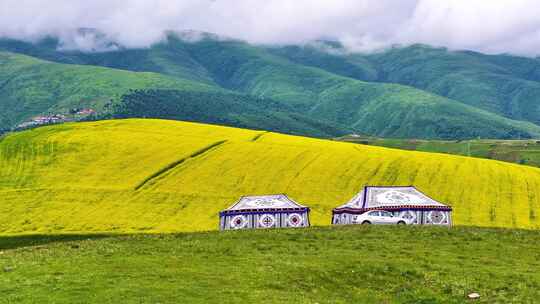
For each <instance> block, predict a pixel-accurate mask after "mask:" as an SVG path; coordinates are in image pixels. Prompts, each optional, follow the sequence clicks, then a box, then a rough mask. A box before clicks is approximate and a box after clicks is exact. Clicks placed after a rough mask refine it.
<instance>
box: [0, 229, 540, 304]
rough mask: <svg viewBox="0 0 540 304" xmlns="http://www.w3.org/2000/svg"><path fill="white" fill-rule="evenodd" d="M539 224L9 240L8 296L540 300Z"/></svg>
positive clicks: (0, 285)
mask: <svg viewBox="0 0 540 304" xmlns="http://www.w3.org/2000/svg"><path fill="white" fill-rule="evenodd" d="M539 244H540V235H539V234H538V233H537V232H534V231H520V230H498V229H479V228H456V227H454V228H452V229H448V228H436V227H429V228H426V227H403V228H398V227H381V226H378V227H364V226H356V227H339V228H333V229H330V228H310V229H288V230H285V229H281V230H257V231H235V232H231V231H229V232H225V233H218V232H212V233H194V234H178V235H135V236H89V235H71V236H31V237H30V236H29V237H4V238H0V250H1V251H0V252H1V253H2V254H0V268H1V269H4V270H3V272H2V275H1V276H0V292H1V293H2V298H1V299H0V303H13V302H16V303H49V302H54V303H74V302H80V301H81V299H84V300H83V301H84V302H85V303H119V302H122V303H179V302H182V303H237V302H248V303H282V302H284V301H291V302H294V303H467V302H470V300H468V299H467V295H468V294H470V293H472V292H477V293H479V294H480V299H478V300H475V301H473V302H475V303H534V302H535V301H536V300H537V299H538V297H539V296H540V291H539V288H538V287H539V286H540V275H539V272H538V269H539V268H540V262H539V259H538V252H540V245H539Z"/></svg>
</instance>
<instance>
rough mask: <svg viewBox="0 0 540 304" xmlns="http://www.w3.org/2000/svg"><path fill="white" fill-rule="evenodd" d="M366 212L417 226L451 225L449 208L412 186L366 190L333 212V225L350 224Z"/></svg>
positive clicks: (450, 210)
mask: <svg viewBox="0 0 540 304" xmlns="http://www.w3.org/2000/svg"><path fill="white" fill-rule="evenodd" d="M369 210H386V211H389V212H391V213H392V214H393V215H394V216H400V217H403V218H406V219H410V220H412V223H413V224H416V225H446V226H450V225H452V208H451V207H450V206H447V205H444V204H442V203H440V202H437V201H435V200H434V199H432V198H430V197H428V196H427V195H425V194H424V193H422V192H420V191H419V190H418V189H416V188H415V187H414V186H402V187H391V186H388V187H374V186H366V187H364V189H363V190H362V191H360V193H358V194H357V195H355V196H354V197H353V198H352V199H351V200H350V201H349V202H347V203H346V204H344V205H342V206H339V207H337V208H335V209H334V210H333V211H332V224H334V225H348V224H352V223H353V221H354V220H355V218H356V217H357V216H358V215H359V214H362V213H364V212H366V211H369Z"/></svg>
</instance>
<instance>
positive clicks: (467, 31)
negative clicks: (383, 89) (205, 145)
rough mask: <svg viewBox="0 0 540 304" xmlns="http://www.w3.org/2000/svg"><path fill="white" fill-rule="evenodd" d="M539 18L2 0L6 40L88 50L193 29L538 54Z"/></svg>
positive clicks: (357, 47) (385, 7) (299, 6)
mask: <svg viewBox="0 0 540 304" xmlns="http://www.w3.org/2000/svg"><path fill="white" fill-rule="evenodd" d="M538 11H540V4H539V3H538V2H537V1H534V0H518V1H489V2H487V1H430V0H403V1H393V0H376V1H375V0H336V1H325V0H315V1H313V0H298V1H288V0H270V1H250V0H230V1H229V0H183V1H169V0H151V1H142V0H112V1H111V0H95V1H71V0H57V1H52V2H48V3H47V4H46V5H44V4H43V1H37V0H4V1H2V2H0V37H4V38H12V39H18V40H25V41H34V42H35V41H36V40H39V39H41V38H43V37H46V36H56V37H59V38H60V41H61V44H62V46H63V48H65V49H79V50H85V51H92V50H106V49H107V48H108V44H109V42H110V41H112V42H114V43H117V44H120V45H123V46H125V47H128V48H140V47H149V46H151V45H152V44H154V43H157V42H160V41H163V40H164V39H165V38H166V34H165V33H166V31H168V30H172V31H177V32H181V31H186V30H194V31H201V32H211V33H216V34H217V35H219V36H225V37H232V38H237V39H242V40H245V41H248V42H250V43H257V44H258V43H263V44H304V43H306V42H309V41H313V40H317V39H327V38H330V39H333V40H337V41H340V42H341V43H342V44H343V45H344V46H345V47H346V48H347V49H349V50H352V51H355V52H358V51H363V52H366V51H373V50H380V49H385V48H388V47H390V46H392V45H395V44H399V45H404V46H408V45H411V44H416V43H423V44H428V45H434V46H444V47H448V48H450V49H453V50H456V49H457V50H459V49H466V50H474V51H479V52H483V53H490V54H495V53H512V54H519V55H526V56H536V55H538V52H539V51H538V50H539V49H540V48H539V47H538V46H539V45H540V32H539V31H538V28H540V19H539V18H538V17H537V13H538ZM81 28H94V29H97V30H98V31H99V32H100V33H102V34H103V36H100V37H97V36H94V35H92V34H91V33H81V32H80V30H79V29H81Z"/></svg>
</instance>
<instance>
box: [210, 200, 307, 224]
mask: <svg viewBox="0 0 540 304" xmlns="http://www.w3.org/2000/svg"><path fill="white" fill-rule="evenodd" d="M309 225H310V224H309V208H308V207H306V206H302V205H300V204H298V203H297V202H295V201H293V200H292V199H290V198H289V197H287V196H286V195H285V194H276V195H260V196H243V197H241V198H240V200H238V201H237V202H236V203H234V204H233V205H232V206H231V207H229V208H227V209H225V210H223V211H221V212H220V213H219V228H220V230H230V229H254V228H300V227H308V226H309Z"/></svg>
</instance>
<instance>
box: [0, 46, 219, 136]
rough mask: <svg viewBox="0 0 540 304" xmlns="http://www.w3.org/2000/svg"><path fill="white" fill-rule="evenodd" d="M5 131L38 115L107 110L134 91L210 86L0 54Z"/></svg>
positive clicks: (1, 96) (0, 83)
mask: <svg viewBox="0 0 540 304" xmlns="http://www.w3.org/2000/svg"><path fill="white" fill-rule="evenodd" d="M0 71H1V72H0V100H1V102H0V112H2V113H4V114H5V116H6V117H7V119H6V118H4V119H2V120H0V128H1V127H6V126H13V125H14V124H16V123H19V122H21V121H24V120H26V119H28V118H29V117H31V116H33V115H37V114H40V113H43V112H49V111H51V112H56V111H60V110H65V109H69V108H70V107H78V106H92V107H96V108H98V109H99V108H100V107H102V106H103V105H104V104H105V103H106V102H107V101H109V100H110V99H111V98H114V97H117V96H119V95H121V94H123V93H125V92H127V91H128V90H129V89H142V88H176V89H188V90H209V89H211V87H210V86H208V85H205V84H202V83H197V82H193V81H189V80H182V79H177V78H172V77H167V76H164V75H159V74H155V73H147V72H144V73H135V72H129V71H122V70H113V69H108V68H102V67H94V66H79V65H69V64H58V63H53V62H49V61H43V60H39V59H36V58H33V57H28V56H25V55H19V54H14V53H9V52H0Z"/></svg>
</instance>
